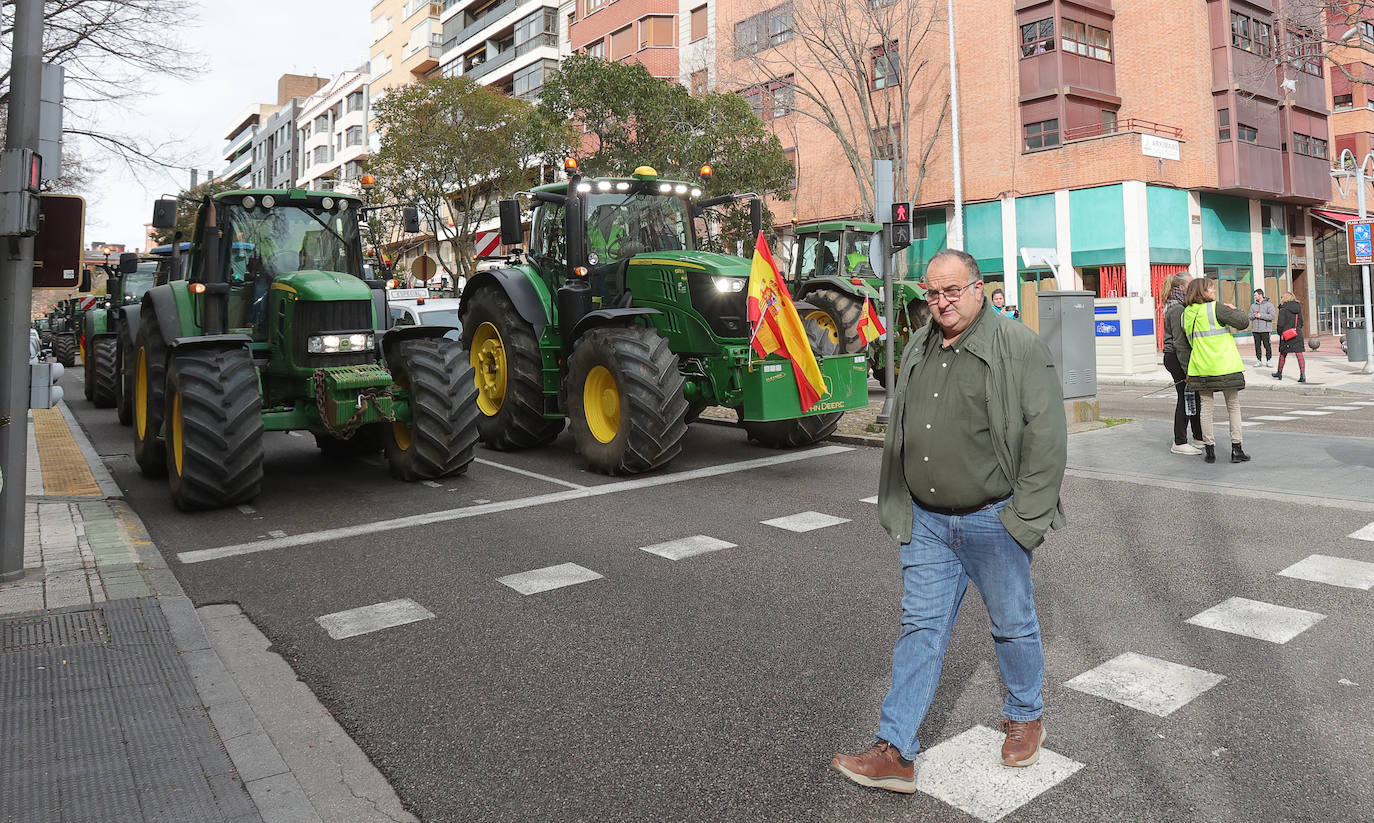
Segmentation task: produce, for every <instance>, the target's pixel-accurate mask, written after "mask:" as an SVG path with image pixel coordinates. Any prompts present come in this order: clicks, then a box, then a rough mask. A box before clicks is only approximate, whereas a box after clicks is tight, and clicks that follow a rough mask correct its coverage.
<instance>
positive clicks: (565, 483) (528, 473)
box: [473, 457, 591, 489]
mask: <svg viewBox="0 0 1374 823" xmlns="http://www.w3.org/2000/svg"><path fill="white" fill-rule="evenodd" d="M473 462H474V463H481V464H482V465H483V466H491V467H492V468H495V469H505V470H506V471H508V472H514V473H515V474H523V475H524V476H525V477H533V478H534V479H535V480H543V481H544V482H546V483H553V484H555V485H558V486H567V487H568V488H570V489H586V488H591V487H590V486H583V485H580V484H578V483H569V482H568V481H566V480H559V479H558V478H557V477H549V476H548V475H547V474H540V473H539V472H532V471H529V470H527V469H517V468H516V467H514V466H507V465H505V464H503V463H493V462H492V461H490V460H485V459H483V458H481V457H478V458H475V459H474V460H473Z"/></svg>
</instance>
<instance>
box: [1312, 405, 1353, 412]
mask: <svg viewBox="0 0 1374 823" xmlns="http://www.w3.org/2000/svg"><path fill="white" fill-rule="evenodd" d="M1317 408H1319V409H1324V410H1325V411H1359V410H1360V409H1359V407H1358V406H1318V407H1317Z"/></svg>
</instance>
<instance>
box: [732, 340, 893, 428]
mask: <svg viewBox="0 0 1374 823" xmlns="http://www.w3.org/2000/svg"><path fill="white" fill-rule="evenodd" d="M817 361H818V363H819V365H820V367H821V378H822V379H823V380H824V381H825V392H824V393H823V394H822V395H821V399H820V400H819V401H817V402H816V404H815V405H813V406H812V407H811V408H810V409H808V410H807V411H806V413H805V414H803V413H802V410H801V397H800V395H799V394H798V392H797V380H796V377H794V376H793V371H792V361H790V360H787V359H785V358H782V357H778V356H776V355H773V356H769V357H768V358H767V359H764V360H754V361H753V363H752V364H750V366H749V367H748V368H746V369H745V370H744V373H743V375H742V379H743V383H744V407H743V408H742V409H741V413H742V414H741V417H742V419H744V420H748V421H758V422H768V421H774V420H792V419H794V418H797V417H810V416H811V415H816V414H831V413H834V412H838V411H852V410H854V409H862V408H865V407H867V406H868V358H867V356H865V355H864V354H837V355H832V356H830V357H821V358H817Z"/></svg>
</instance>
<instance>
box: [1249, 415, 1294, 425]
mask: <svg viewBox="0 0 1374 823" xmlns="http://www.w3.org/2000/svg"><path fill="white" fill-rule="evenodd" d="M1250 419H1251V420H1270V421H1273V422H1275V423H1280V422H1283V421H1285V420H1297V419H1298V418H1296V417H1285V416H1284V415H1282V414H1257V415H1255V416H1254V417H1252V418H1250Z"/></svg>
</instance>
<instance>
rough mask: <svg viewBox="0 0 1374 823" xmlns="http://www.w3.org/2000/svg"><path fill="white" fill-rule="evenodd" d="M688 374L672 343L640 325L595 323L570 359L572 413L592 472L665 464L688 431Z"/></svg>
mask: <svg viewBox="0 0 1374 823" xmlns="http://www.w3.org/2000/svg"><path fill="white" fill-rule="evenodd" d="M685 385H686V380H685V379H684V378H683V376H682V374H681V372H679V371H678V361H677V355H675V354H673V352H672V350H671V349H669V348H668V341H667V340H664V339H663V338H662V337H659V336H658V334H657V333H656V332H655V331H654V330H653V329H648V328H644V327H641V326H630V327H619V326H617V327H611V328H600V329H592V330H591V331H589V332H587V333H586V334H584V335H583V336H582V337H580V338H578V340H577V343H576V344H574V346H573V353H572V358H571V360H570V361H569V364H568V412H569V415H568V416H569V418H570V419H571V420H572V432H573V437H574V438H576V440H577V450H578V451H579V452H580V453H581V454H582V456H583V457H584V458H585V459H586V460H587V463H588V465H589V466H590V467H591V469H592V470H593V471H597V472H601V473H602V474H638V473H640V472H646V471H650V470H651V469H656V468H658V467H659V466H662V465H664V464H666V463H667V462H668V461H670V460H672V459H673V458H674V457H677V455H678V452H680V451H682V439H683V437H685V436H686V435H687V422H686V417H687V398H686V397H685V396H684V395H683V393H682V392H683V388H684V386H685Z"/></svg>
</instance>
